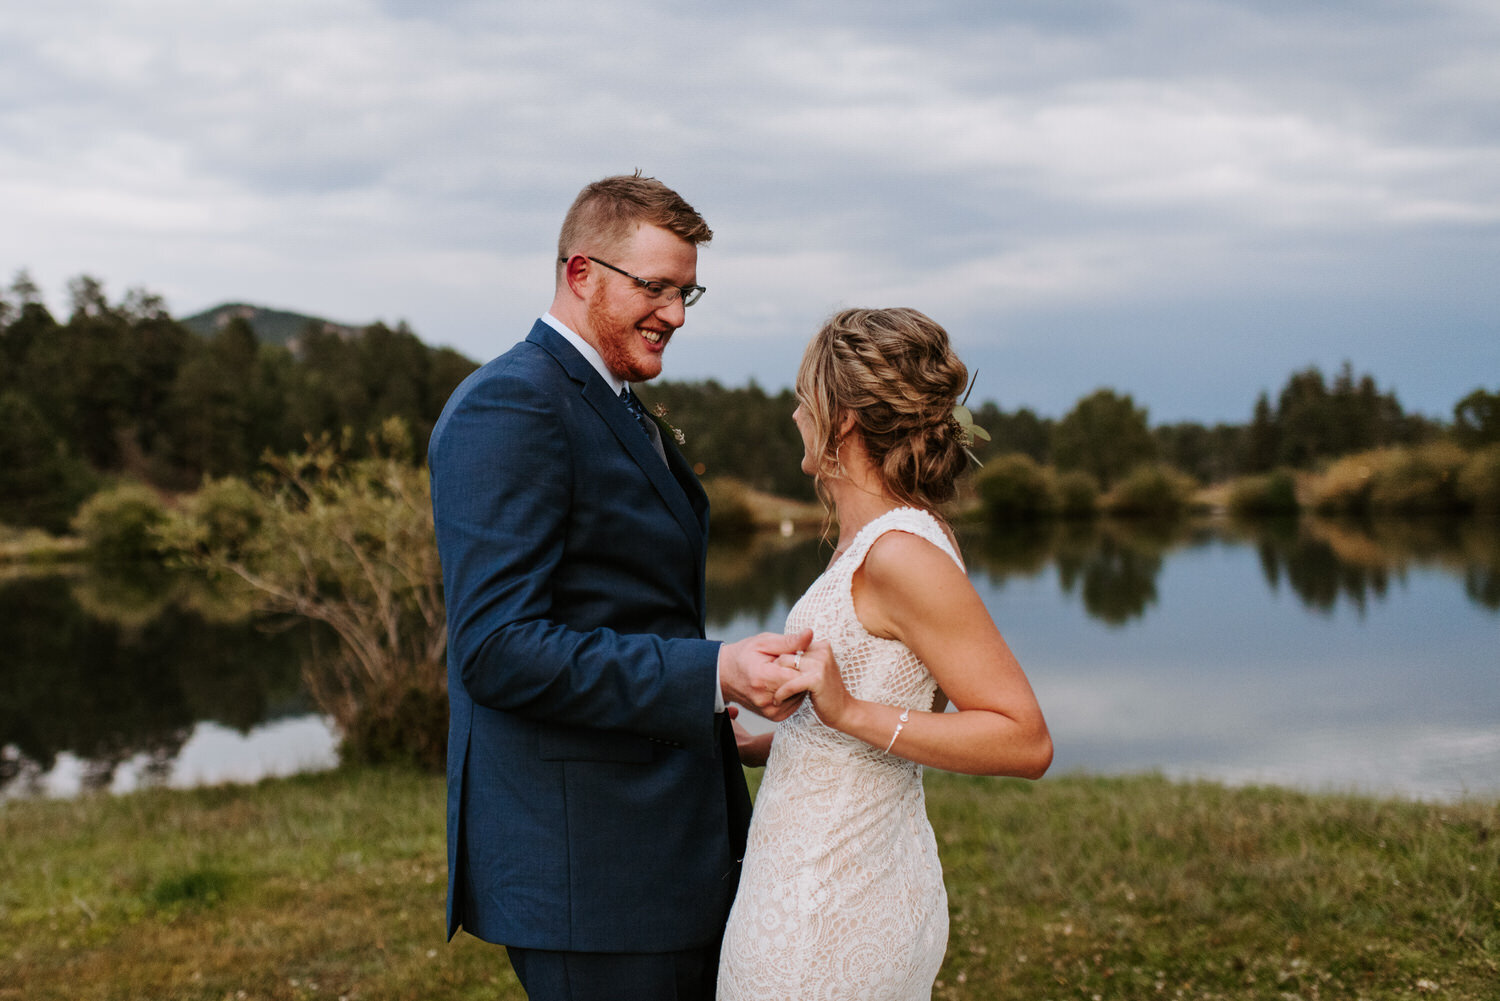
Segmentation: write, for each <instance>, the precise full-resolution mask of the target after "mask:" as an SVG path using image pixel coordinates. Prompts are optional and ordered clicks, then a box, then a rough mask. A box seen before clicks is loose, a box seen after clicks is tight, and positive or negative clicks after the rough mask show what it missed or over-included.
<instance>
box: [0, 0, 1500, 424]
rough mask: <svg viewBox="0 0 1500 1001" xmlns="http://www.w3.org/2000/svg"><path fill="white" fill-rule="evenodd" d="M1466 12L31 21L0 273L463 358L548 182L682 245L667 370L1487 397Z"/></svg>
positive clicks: (1492, 44)
mask: <svg viewBox="0 0 1500 1001" xmlns="http://www.w3.org/2000/svg"><path fill="white" fill-rule="evenodd" d="M1497 53H1500V0H1420V2H1417V0H1408V2H1396V0H1364V2H1358V3H1356V2H1352V0H1328V2H1312V0H1117V2H1082V0H1078V2H1073V0H1013V2H999V0H951V2H948V3H938V4H914V3H910V2H909V0H908V2H902V3H887V2H885V0H860V2H858V3H849V2H845V0H832V2H829V0H825V2H823V3H820V4H817V5H811V4H807V5H804V4H798V3H790V2H783V0H758V2H755V3H736V4H728V3H713V2H706V0H705V2H699V3H687V2H671V0H638V2H634V3H622V2H619V0H607V2H606V0H575V2H573V3H570V4H542V3H511V2H504V0H467V2H466V0H428V2H417V0H410V2H398V0H254V2H248V0H211V2H205V0H98V2H90V0H49V2H47V3H33V4H11V5H8V8H7V10H6V13H5V16H4V18H3V20H0V279H3V280H4V284H7V285H8V284H9V280H10V278H11V276H13V275H14V274H15V272H17V271H18V270H20V269H23V268H24V269H26V270H28V271H29V272H30V274H31V276H32V278H33V279H34V280H35V281H36V282H37V284H38V285H40V286H41V288H42V291H43V296H44V298H45V300H46V301H47V303H48V305H49V306H51V307H52V308H53V310H54V312H57V313H60V314H62V313H65V312H66V308H67V297H66V291H65V290H66V284H67V281H68V279H69V278H72V277H74V276H76V275H79V274H90V275H93V276H95V277H97V278H99V279H101V280H102V281H103V282H104V283H105V286H106V290H107V291H108V292H109V294H110V295H111V297H112V298H119V297H121V296H123V294H124V293H125V291H126V290H127V289H129V288H132V287H144V288H146V289H148V290H150V291H153V292H156V293H159V294H161V295H162V296H164V297H165V299H166V301H167V304H168V307H169V308H170V309H171V311H172V312H173V313H174V314H175V315H178V316H187V315H190V314H192V313H194V312H197V311H199V310H202V309H205V308H208V307H210V306H214V305H217V304H219V303H222V302H226V301H244V302H252V303H256V304H260V305H266V306H273V307H277V308H284V309H294V310H298V311H302V312H308V313H314V314H317V315H321V316H325V317H327V318H329V319H333V320H338V321H342V322H349V323H366V322H371V321H373V320H376V319H379V320H384V321H386V322H388V323H395V322H397V321H399V320H405V321H406V322H408V323H409V324H410V325H411V327H412V328H413V329H414V330H415V331H416V332H417V333H418V334H419V335H420V336H421V337H422V338H423V339H424V340H426V341H428V342H429V343H433V344H447V345H451V346H453V347H456V348H458V349H459V350H461V351H463V352H464V353H465V354H468V355H469V356H470V357H472V358H475V359H476V360H483V359H485V358H488V357H490V356H492V355H494V354H496V353H498V352H499V351H501V350H503V349H504V348H505V347H507V346H508V345H509V344H510V343H512V342H513V341H515V340H516V339H517V338H518V337H520V336H522V335H523V334H524V332H525V330H526V329H527V328H528V327H529V325H530V323H531V321H532V319H533V318H534V317H535V316H536V315H537V314H538V313H539V312H541V311H542V310H543V309H544V308H545V307H546V306H547V304H548V303H549V302H550V301H551V282H552V265H551V256H552V253H553V244H554V242H555V240H556V231H557V226H558V224H559V222H560V221H561V216H562V213H563V211H564V210H565V209H566V207H567V204H568V203H569V202H570V201H571V199H572V197H573V195H574V194H575V193H576V192H577V190H578V188H579V187H581V186H582V185H583V184H584V183H586V182H588V181H590V180H593V179H595V178H597V177H600V176H604V175H606V174H612V173H620V172H629V171H631V170H634V169H636V168H640V169H642V170H643V171H644V172H646V173H648V174H651V175H654V176H657V177H660V178H662V179H663V180H665V181H666V182H667V183H668V184H670V185H672V186H673V187H675V188H676V189H677V190H678V191H680V192H681V193H682V194H683V195H684V196H685V197H686V198H687V199H688V200H689V201H690V202H692V203H693V204H694V206H695V207H697V208H698V209H699V211H701V212H702V213H703V214H704V216H705V217H706V218H707V219H708V221H709V223H710V225H711V226H712V227H713V228H714V230H715V233H716V236H715V238H714V241H713V243H712V245H711V246H709V247H708V248H706V249H705V250H704V252H703V254H702V255H701V257H700V261H699V280H700V282H701V283H702V284H704V285H706V286H708V288H709V293H708V295H706V296H705V297H704V299H703V300H702V302H701V303H700V304H698V305H697V306H695V307H693V309H692V311H691V313H690V314H689V321H688V324H687V326H686V327H685V328H684V329H683V330H682V331H681V332H680V333H679V335H678V337H677V339H676V340H674V341H673V344H672V347H671V349H670V350H669V352H668V368H667V374H668V376H669V377H672V378H707V377H712V378H716V379H718V380H719V381H721V382H723V383H725V384H728V385H744V384H746V383H747V382H748V381H749V380H750V379H752V378H753V379H755V380H756V381H757V382H759V383H760V384H761V385H762V386H765V387H768V388H779V387H780V386H783V385H786V384H788V383H789V382H790V379H791V377H792V374H793V373H794V371H795V368H796V362H797V358H798V357H799V355H800V352H801V348H802V345H803V344H804V343H805V341H806V339H807V337H808V336H809V335H810V334H811V332H812V331H813V330H814V329H815V328H816V327H817V325H818V324H819V322H820V321H821V320H822V319H823V318H825V317H826V316H827V315H828V314H829V313H830V312H831V311H833V310H834V309H836V308H839V307H840V306H844V305H909V306H915V307H917V308H919V309H922V310H924V311H925V312H927V313H929V314H930V315H932V316H933V317H934V318H935V319H937V320H938V321H939V322H941V323H943V324H944V325H945V326H946V327H947V328H948V329H949V331H950V333H951V334H952V335H953V337H954V339H955V341H956V343H957V344H958V346H959V349H960V351H961V353H962V354H963V356H964V357H965V359H966V360H967V361H968V362H969V363H970V365H971V367H975V368H977V369H978V371H979V385H978V388H977V389H976V391H975V395H976V399H988V400H995V401H996V402H998V403H1000V404H1001V406H1003V407H1005V408H1007V409H1012V408H1016V407H1021V406H1029V407H1031V408H1033V409H1035V410H1036V411H1038V412H1039V413H1041V414H1044V415H1049V416H1061V415H1062V414H1064V413H1066V412H1067V410H1068V409H1069V408H1070V407H1071V406H1072V405H1073V403H1074V402H1076V400H1077V399H1078V398H1079V397H1081V396H1083V395H1085V394H1087V393H1089V392H1091V391H1092V390H1094V389H1096V388H1098V387H1100V386H1109V387H1112V388H1114V389H1116V390H1118V391H1120V392H1128V393H1130V394H1132V395H1133V396H1134V398H1135V399H1136V401H1137V403H1139V404H1141V405H1143V406H1145V407H1147V408H1148V409H1149V411H1150V416H1151V419H1152V421H1153V422H1167V421H1176V420H1199V421H1205V422H1214V421H1220V420H1224V421H1235V422H1239V421H1244V420H1246V419H1248V418H1249V415H1250V411H1251V407H1252V405H1253V404H1254V401H1255V397H1256V395H1257V394H1258V393H1259V392H1261V391H1262V390H1265V391H1268V392H1271V393H1272V394H1273V395H1274V393H1275V392H1276V391H1277V390H1279V389H1280V387H1281V386H1282V385H1283V384H1284V383H1285V381H1286V379H1287V377H1288V376H1289V375H1290V374H1291V373H1292V372H1294V371H1297V370H1299V369H1302V368H1305V367H1307V366H1309V365H1317V366H1319V367H1320V368H1322V369H1323V371H1324V372H1325V373H1328V374H1330V375H1331V374H1332V373H1333V372H1334V371H1335V370H1336V369H1337V368H1338V367H1339V366H1340V365H1341V364H1342V363H1343V362H1344V361H1345V360H1348V361H1349V362H1351V363H1352V364H1353V366H1354V368H1355V371H1356V372H1358V373H1365V372H1368V373H1370V374H1371V375H1373V376H1374V377H1375V379H1376V380H1377V382H1378V383H1379V384H1380V386H1381V387H1382V388H1383V389H1393V390H1395V391H1396V393H1397V395H1398V396H1399V398H1400V399H1401V401H1402V403H1403V404H1404V405H1405V406H1406V407H1407V409H1408V410H1415V411H1421V412H1424V413H1428V414H1432V415H1436V416H1443V417H1447V416H1450V415H1451V411H1452V406H1453V404H1454V403H1455V402H1456V401H1457V400H1458V399H1459V398H1460V397H1462V396H1463V395H1465V394H1466V393H1468V392H1469V391H1470V390H1472V389H1474V388H1476V387H1479V386H1484V387H1486V388H1488V389H1490V390H1491V391H1496V390H1500V100H1497V98H1496V95H1500V55H1497Z"/></svg>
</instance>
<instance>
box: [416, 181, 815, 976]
mask: <svg viewBox="0 0 1500 1001" xmlns="http://www.w3.org/2000/svg"><path fill="white" fill-rule="evenodd" d="M712 235H713V234H712V232H711V231H710V230H709V228H708V226H707V224H706V223H704V221H703V219H702V217H700V216H699V215H698V213H697V212H695V211H694V210H693V208H692V207H691V206H690V205H688V204H687V202H685V201H683V199H682V198H681V197H680V196H679V195H678V194H677V193H676V192H674V191H672V190H671V189H670V188H668V187H667V186H666V185H664V184H662V183H661V182H659V181H657V180H655V179H653V178H644V177H641V176H640V175H639V173H637V174H636V175H635V176H621V177H610V178H605V179H604V180H601V181H597V182H595V183H593V184H590V185H588V186H587V187H586V188H584V189H583V191H582V192H581V193H580V194H579V195H578V197H577V199H576V200H575V201H574V203H573V206H572V208H571V209H570V210H569V212H568V215H567V218H566V219H565V221H564V223H563V227H562V233H561V237H560V239H559V243H558V256H557V264H556V289H555V296H554V298H553V302H552V308H551V311H550V312H549V313H548V314H547V315H546V316H544V317H542V319H540V320H538V321H537V322H536V324H535V325H534V326H533V327H532V328H531V332H530V333H529V334H528V335H527V337H526V339H525V340H524V341H522V342H520V343H518V344H516V345H515V346H514V347H512V348H511V349H510V350H509V351H507V352H506V353H505V354H503V355H501V356H500V357H498V358H496V359H494V360H493V361H491V362H490V363H489V364H487V365H485V366H484V367H483V368H481V369H480V370H479V371H477V372H475V373H474V374H473V375H472V376H470V377H469V378H468V379H467V380H466V381H465V382H464V383H463V384H462V385H461V386H459V388H458V389H457V390H456V391H455V392H454V394H453V397H452V398H451V399H450V400H449V401H448V405H447V407H446V408H445V410H444V411H443V415H442V417H441V418H440V419H439V420H438V423H437V426H436V428H435V429H434V431H433V433H432V441H431V445H430V448H429V463H430V466H431V472H432V500H433V511H434V515H435V519H436V524H437V537H438V548H439V552H440V554H441V556H442V564H443V584H444V588H445V593H446V599H447V606H448V630H449V632H448V692H449V702H450V713H451V715H450V721H449V734H448V935H449V937H450V938H451V937H452V936H453V934H454V933H455V932H456V930H457V929H458V927H459V926H460V925H461V926H462V927H463V928H464V929H465V930H467V931H468V932H469V933H470V934H473V935H475V936H478V937H479V938H481V939H485V940H486V941H490V942H496V943H503V944H504V945H505V946H506V947H507V951H508V953H509V955H510V958H511V963H512V965H513V966H514V968H515V970H516V974H517V976H518V977H519V979H520V980H521V983H522V985H523V986H524V987H525V989H526V991H527V994H528V995H529V996H530V997H531V998H532V999H533V1001H542V999H548V1001H551V999H569V1001H583V999H594V998H598V999H601V1001H602V999H609V1001H628V999H633V998H640V999H642V1001H646V999H649V1001H662V999H671V998H680V999H688V998H693V999H704V1001H708V999H711V998H712V997H713V993H714V978H715V971H716V967H717V963H718V948H719V939H720V936H721V935H722V933H723V929H724V923H725V919H726V917H727V914H728V911H729V905H730V903H731V901H732V900H733V897H734V892H735V886H736V883H737V880H738V875H739V859H740V858H741V857H742V856H743V854H744V845H745V831H746V826H747V824H748V820H749V813H750V799H749V796H748V794H747V792H746V789H745V782H744V776H743V773H742V771H741V769H740V765H739V759H738V755H737V753H736V749H735V737H734V734H733V732H732V727H731V725H730V723H729V721H728V718H727V717H726V714H725V712H724V704H725V702H726V701H729V702H738V703H740V704H742V705H746V706H750V707H752V708H755V709H756V710H757V711H759V712H761V713H763V714H764V715H766V716H767V717H769V718H772V719H781V718H784V717H785V716H787V715H789V714H790V713H791V711H792V710H793V709H795V708H796V706H795V705H794V704H792V703H786V704H782V705H776V704H774V703H773V702H772V699H771V693H773V692H774V691H775V690H776V689H777V688H778V687H779V686H780V685H781V683H782V682H783V681H784V680H785V679H786V678H787V677H789V676H790V675H791V673H792V672H791V671H789V670H788V669H786V668H783V667H779V666H777V665H776V663H775V658H776V656H778V655H780V654H783V653H789V652H792V651H793V650H795V649H801V648H804V647H805V646H806V645H807V642H808V637H806V636H802V637H783V636H780V635H777V634H770V633H765V634H761V635H760V636H757V637H752V638H750V639H748V640H742V641H740V642H738V643H733V644H727V645H723V644H720V643H718V642H713V641H709V640H706V639H704V596H705V581H704V556H705V548H706V538H707V527H708V502H707V499H706V498H705V496H704V494H703V490H702V488H701V487H700V486H699V484H698V482H697V479H696V478H695V477H694V475H693V473H692V471H691V469H690V468H689V467H688V466H687V464H686V463H685V462H684V460H683V458H682V456H681V455H680V454H679V453H678V451H677V449H676V447H675V445H674V444H673V443H672V442H671V441H670V440H664V439H663V437H662V435H661V433H660V431H659V430H658V428H657V426H656V424H655V423H654V422H653V421H651V419H650V418H648V417H646V416H645V415H644V414H643V413H641V412H640V410H639V404H638V403H637V402H636V401H635V400H634V398H633V394H631V393H630V392H629V384H630V383H632V382H643V381H646V380H649V379H652V378H655V377H656V376H657V375H659V374H660V373H661V369H662V353H663V352H664V351H665V350H666V348H667V344H668V343H669V342H670V341H671V339H672V336H673V333H674V332H675V331H676V330H677V328H678V327H680V326H682V324H683V322H684V320H685V319H686V309H687V307H688V306H690V305H692V303H693V302H695V301H696V300H697V298H698V297H699V296H700V295H702V294H703V291H704V290H703V289H702V288H701V287H700V286H698V285H697V284H696V283H697V280H698V278H697V261H698V249H697V248H698V245H699V244H702V243H707V242H708V241H709V239H710V238H711V237H712ZM622 394H623V395H622Z"/></svg>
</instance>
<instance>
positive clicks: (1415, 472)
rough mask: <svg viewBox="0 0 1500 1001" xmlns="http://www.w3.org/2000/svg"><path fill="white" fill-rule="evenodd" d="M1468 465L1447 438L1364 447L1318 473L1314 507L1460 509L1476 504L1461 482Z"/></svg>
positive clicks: (1344, 510)
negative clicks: (1418, 443) (1399, 445)
mask: <svg viewBox="0 0 1500 1001" xmlns="http://www.w3.org/2000/svg"><path fill="white" fill-rule="evenodd" d="M1465 464H1466V457H1465V455H1464V453H1463V451H1462V450H1461V449H1459V448H1458V447H1457V446H1456V445H1453V444H1451V443H1447V442H1435V443H1433V444H1429V445H1422V446H1418V447H1416V448H1388V449H1379V450H1376V451H1371V452H1360V453H1359V454H1357V455H1350V456H1346V457H1344V458H1342V459H1340V460H1338V461H1337V462H1335V463H1334V464H1333V465H1331V466H1329V467H1328V469H1327V470H1326V471H1325V472H1324V473H1323V474H1322V475H1321V476H1319V477H1318V478H1317V481H1316V483H1315V485H1314V488H1313V507H1314V508H1315V509H1316V510H1317V511H1318V512H1319V513H1320V514H1343V515H1365V514H1373V513H1382V514H1431V513H1456V512H1459V511H1462V510H1464V509H1465V508H1466V507H1470V506H1472V505H1473V504H1474V501H1472V500H1468V499H1467V498H1466V497H1465V495H1464V492H1463V490H1461V488H1460V485H1459V483H1460V479H1461V477H1462V475H1463V472H1464V469H1465Z"/></svg>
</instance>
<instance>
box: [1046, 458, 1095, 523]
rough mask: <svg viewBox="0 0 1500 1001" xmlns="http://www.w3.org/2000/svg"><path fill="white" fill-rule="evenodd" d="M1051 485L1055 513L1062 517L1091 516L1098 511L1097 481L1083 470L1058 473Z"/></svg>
mask: <svg viewBox="0 0 1500 1001" xmlns="http://www.w3.org/2000/svg"><path fill="white" fill-rule="evenodd" d="M1053 486H1054V488H1055V489H1056V491H1057V513H1058V514H1060V515H1062V516H1063V517H1064V518H1092V517H1093V516H1095V515H1096V514H1098V513H1099V481H1098V480H1096V479H1094V477H1093V476H1091V475H1089V474H1088V473H1086V472H1084V471H1083V470H1081V469H1072V470H1069V471H1068V472H1066V473H1059V474H1058V475H1057V478H1056V479H1055V480H1054V481H1053Z"/></svg>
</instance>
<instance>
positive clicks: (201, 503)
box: [160, 477, 265, 558]
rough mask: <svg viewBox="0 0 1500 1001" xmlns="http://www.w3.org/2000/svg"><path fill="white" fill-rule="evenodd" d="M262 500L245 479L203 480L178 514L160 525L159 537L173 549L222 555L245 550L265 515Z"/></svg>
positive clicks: (238, 554) (232, 555) (226, 556)
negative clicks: (201, 484)
mask: <svg viewBox="0 0 1500 1001" xmlns="http://www.w3.org/2000/svg"><path fill="white" fill-rule="evenodd" d="M264 503H265V502H264V500H263V499H262V498H261V496H260V494H258V493H256V491H255V488H254V487H252V486H250V484H248V483H246V482H245V481H244V480H241V479H237V478H235V477H228V478H225V479H222V480H214V479H210V480H208V481H206V482H205V483H204V484H203V486H202V487H201V488H200V489H199V490H198V492H197V493H196V494H194V495H193V496H191V497H189V498H188V499H187V500H186V501H185V502H184V503H183V505H182V507H181V509H180V510H179V511H178V513H177V515H176V516H175V517H174V518H172V519H171V521H170V522H169V523H168V524H166V525H164V526H163V527H162V529H161V532H160V536H161V541H162V543H163V545H164V546H165V548H167V549H168V550H169V551H173V552H185V553H204V552H212V553H215V554H217V555H219V556H220V557H221V558H229V557H239V556H241V555H243V554H244V552H245V549H246V547H248V546H250V545H251V544H252V543H253V542H254V540H255V537H256V534H257V533H258V532H259V531H260V528H261V524H262V522H263V521H264V519H265V511H264V510H263V505H264Z"/></svg>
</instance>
